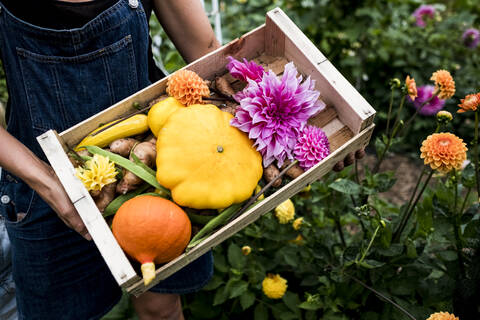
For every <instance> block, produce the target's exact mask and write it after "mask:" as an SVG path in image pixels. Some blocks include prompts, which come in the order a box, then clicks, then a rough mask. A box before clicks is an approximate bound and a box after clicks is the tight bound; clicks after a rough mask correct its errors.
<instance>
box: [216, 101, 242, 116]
mask: <svg viewBox="0 0 480 320" xmlns="http://www.w3.org/2000/svg"><path fill="white" fill-rule="evenodd" d="M237 108H238V104H236V103H233V102H230V101H227V103H226V106H225V107H221V108H220V110H222V111H225V112H228V113H230V114H232V115H235V112H237Z"/></svg>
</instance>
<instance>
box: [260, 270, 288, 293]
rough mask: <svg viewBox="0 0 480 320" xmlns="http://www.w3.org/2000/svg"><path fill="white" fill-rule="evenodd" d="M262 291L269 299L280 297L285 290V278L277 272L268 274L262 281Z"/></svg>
mask: <svg viewBox="0 0 480 320" xmlns="http://www.w3.org/2000/svg"><path fill="white" fill-rule="evenodd" d="M262 290H263V293H265V295H266V296H267V297H269V298H270V299H280V298H281V297H283V295H284V294H285V292H286V291H287V280H285V279H283V278H282V277H280V275H279V274H270V273H269V274H268V275H267V277H266V278H265V279H263V281H262Z"/></svg>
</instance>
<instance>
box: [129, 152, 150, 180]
mask: <svg viewBox="0 0 480 320" xmlns="http://www.w3.org/2000/svg"><path fill="white" fill-rule="evenodd" d="M132 150H133V149H132ZM130 156H131V157H132V159H133V162H134V163H135V164H136V165H137V166H140V167H142V168H143V169H144V170H145V171H147V172H149V173H150V174H151V175H152V176H156V175H157V172H155V170H153V169H152V168H150V167H149V166H147V165H146V164H145V163H143V162H142V161H140V159H138V157H137V155H136V154H135V153H133V151H132V152H131V153H130Z"/></svg>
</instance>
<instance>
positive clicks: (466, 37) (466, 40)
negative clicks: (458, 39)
mask: <svg viewBox="0 0 480 320" xmlns="http://www.w3.org/2000/svg"><path fill="white" fill-rule="evenodd" d="M462 40H463V44H464V45H465V46H466V47H468V48H470V49H475V48H476V47H477V46H478V42H480V31H478V29H475V28H469V29H467V30H465V32H464V33H463V35H462Z"/></svg>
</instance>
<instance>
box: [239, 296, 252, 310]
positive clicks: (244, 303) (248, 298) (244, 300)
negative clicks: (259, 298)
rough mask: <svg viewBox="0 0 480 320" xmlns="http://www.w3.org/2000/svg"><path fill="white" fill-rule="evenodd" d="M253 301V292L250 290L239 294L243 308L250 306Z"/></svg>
mask: <svg viewBox="0 0 480 320" xmlns="http://www.w3.org/2000/svg"><path fill="white" fill-rule="evenodd" d="M254 302H255V294H254V293H253V292H251V291H245V292H244V293H242V295H241V296H240V304H241V305H242V309H243V310H246V309H248V308H250V307H251V306H252V305H253V303H254Z"/></svg>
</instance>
